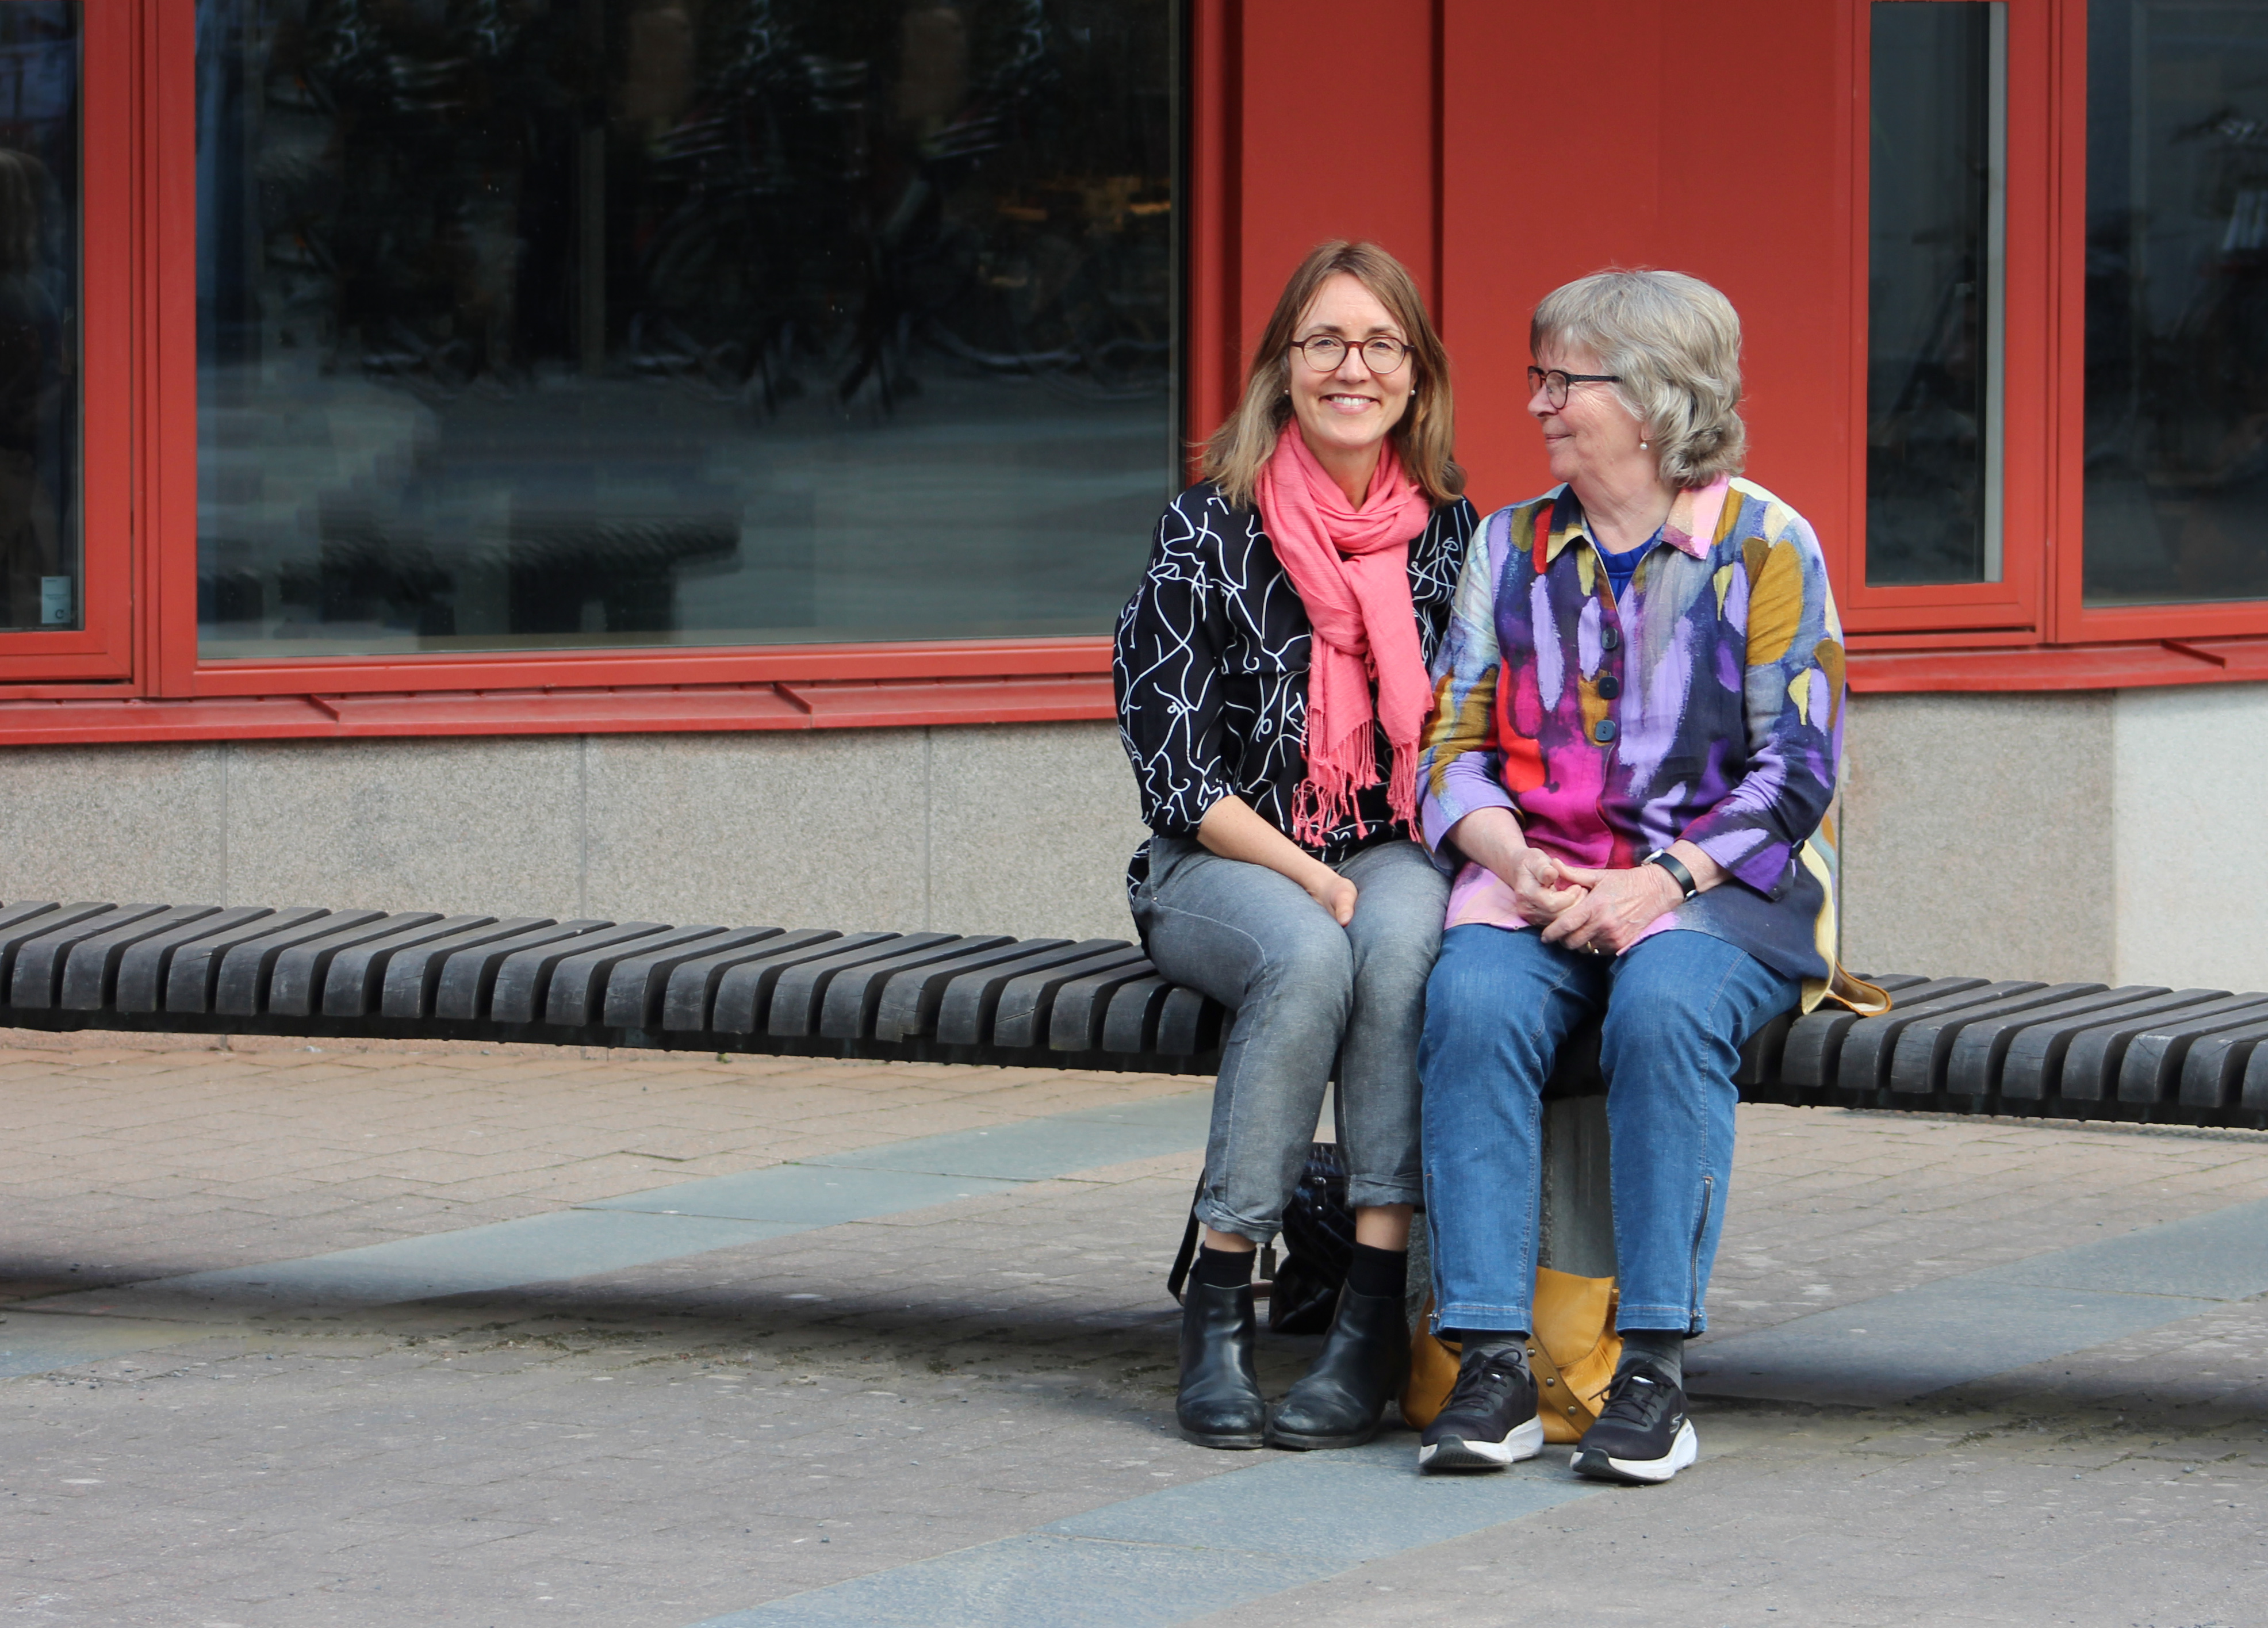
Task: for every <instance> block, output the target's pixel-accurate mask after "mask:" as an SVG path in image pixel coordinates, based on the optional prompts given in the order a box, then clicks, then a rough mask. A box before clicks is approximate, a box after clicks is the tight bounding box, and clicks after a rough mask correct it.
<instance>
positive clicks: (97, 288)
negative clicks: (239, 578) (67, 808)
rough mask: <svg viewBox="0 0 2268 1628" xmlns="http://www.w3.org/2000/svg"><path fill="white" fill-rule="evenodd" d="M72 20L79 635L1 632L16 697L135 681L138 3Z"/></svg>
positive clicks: (0, 653)
mask: <svg viewBox="0 0 2268 1628" xmlns="http://www.w3.org/2000/svg"><path fill="white" fill-rule="evenodd" d="M0 4H4V0H0ZM79 19H80V20H79V26H80V31H81V32H80V52H81V55H80V73H81V84H80V86H79V118H80V126H81V128H80V134H79V141H80V153H81V158H82V162H83V164H84V166H85V170H84V173H83V174H82V175H81V178H80V180H81V197H80V208H79V217H80V231H81V239H80V251H79V263H80V267H81V287H80V290H79V304H78V310H79V320H78V334H77V338H78V347H79V351H78V357H77V366H78V368H79V398H80V400H79V413H80V426H79V434H80V457H81V460H82V477H81V488H82V490H81V494H80V502H79V519H80V528H81V539H82V553H81V556H80V558H81V566H80V578H79V588H78V598H79V608H80V614H81V625H80V626H79V627H77V628H76V629H72V630H68V631H62V630H59V631H56V632H54V633H41V632H28V631H27V632H9V633H0V685H5V686H7V687H8V689H10V690H11V692H13V693H17V694H40V693H47V692H49V691H51V690H52V689H54V688H55V686H56V685H58V684H70V686H71V688H72V689H76V688H77V685H78V684H83V683H85V682H87V681H94V682H104V681H107V682H109V683H111V684H113V685H115V684H116V683H118V682H120V681H126V680H129V679H130V678H131V677H132V675H133V672H134V655H135V650H134V633H135V608H136V607H135V593H134V584H133V574H134V558H133V555H134V549H133V529H132V514H133V496H134V473H133V453H134V434H133V424H134V414H133V402H134V388H133V361H134V356H133V351H134V338H135V329H136V322H135V320H134V319H135V315H136V313H135V310H134V279H133V276H132V258H131V256H132V247H131V239H132V225H133V167H134V164H133V159H134V139H135V134H136V131H135V124H136V120H135V69H136V48H135V47H136V41H135V21H136V18H135V11H134V0H80V7H79ZM74 681H76V682H74Z"/></svg>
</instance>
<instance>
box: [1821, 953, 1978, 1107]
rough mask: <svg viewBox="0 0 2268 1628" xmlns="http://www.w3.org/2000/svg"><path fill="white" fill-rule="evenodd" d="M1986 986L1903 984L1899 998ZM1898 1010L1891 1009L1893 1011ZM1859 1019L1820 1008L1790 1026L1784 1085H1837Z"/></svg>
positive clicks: (1971, 981) (1956, 981)
mask: <svg viewBox="0 0 2268 1628" xmlns="http://www.w3.org/2000/svg"><path fill="white" fill-rule="evenodd" d="M1893 976H1896V975H1893ZM1871 982H1873V983H1877V984H1881V986H1882V987H1883V988H1885V989H1887V988H1889V985H1888V984H1886V983H1882V980H1881V979H1880V978H1875V979H1873V980H1871ZM1984 987H1985V980H1984V979H1982V978H1926V979H1924V980H1922V981H1921V982H1920V983H1906V984H1904V985H1903V988H1902V992H1901V993H1900V994H1899V996H1898V999H1899V1001H1900V1002H1901V1003H1902V1004H1904V1003H1911V1002H1918V1001H1925V1000H1928V999H1930V998H1933V997H1936V996H1944V995H1956V994H1959V993H1960V992H1962V991H1964V990H1975V989H1982V988H1984ZM1899 1009H1900V1008H1899V1006H1893V1007H1892V1008H1891V1010H1892V1011H1894V1012H1895V1011H1897V1010H1899ZM1858 1021H1859V1014H1858V1013H1855V1012H1851V1011H1848V1010H1846V1009H1845V1008H1844V1007H1841V1006H1821V1007H1819V1008H1818V1009H1817V1010H1816V1011H1814V1012H1808V1013H1804V1015H1803V1016H1801V1017H1800V1018H1798V1019H1797V1020H1795V1021H1794V1022H1793V1023H1792V1024H1790V1025H1789V1026H1788V1031H1787V1043H1786V1045H1785V1046H1784V1047H1782V1048H1781V1050H1780V1064H1779V1067H1780V1081H1781V1083H1782V1084H1783V1085H1786V1086H1789V1087H1793V1088H1795V1089H1797V1090H1807V1091H1823V1090H1826V1089H1827V1088H1828V1087H1831V1086H1832V1085H1834V1083H1835V1077H1836V1070H1837V1067H1838V1065H1839V1064H1841V1062H1842V1058H1843V1042H1844V1041H1845V1039H1847V1038H1848V1037H1849V1035H1850V1033H1851V1026H1852V1024H1854V1023H1857V1022H1858Z"/></svg>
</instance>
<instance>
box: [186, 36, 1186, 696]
mask: <svg viewBox="0 0 2268 1628" xmlns="http://www.w3.org/2000/svg"><path fill="white" fill-rule="evenodd" d="M1169 4H1170V0H958V3H955V0H910V4H909V3H908V0H199V4H198V10H197V18H198V29H199V42H198V71H199V138H200V149H199V153H198V165H199V170H198V179H199V210H200V217H199V255H200V264H199V313H200V332H199V360H200V379H199V382H200V412H199V442H200V466H199V468H200V490H199V509H200V521H199V534H200V547H199V570H200V577H199V586H200V620H201V622H202V623H203V640H202V644H203V651H204V652H205V653H206V654H207V655H208V656H221V657H225V656H234V655H252V654H267V655H273V654H278V653H291V652H298V653H308V654H314V653H326V652H390V651H410V650H431V649H450V648H509V647H514V646H529V645H538V646H563V645H578V644H599V645H620V644H641V643H644V644H713V643H725V642H735V641H755V642H762V641H780V640H812V639H836V638H861V637H958V636H966V635H996V634H1017V633H1064V632H1081V633H1086V632H1101V631H1103V630H1106V629H1107V628H1108V625H1109V619H1110V616H1111V614H1112V613H1113V611H1114V610H1115V609H1116V606H1117V605H1118V603H1119V602H1120V601H1121V600H1123V598H1124V597H1125V593H1126V592H1127V588H1128V585H1129V583H1130V581H1131V579H1132V578H1133V577H1134V575H1135V574H1136V573H1138V571H1139V570H1140V568H1141V563H1142V560H1143V558H1144V556H1145V549H1146V544H1147V540H1148V534H1149V531H1150V528H1151V527H1152V524H1153V523H1154V520H1155V515H1156V510H1157V505H1158V504H1159V502H1160V498H1161V497H1162V495H1163V494H1164V493H1165V492H1166V490H1167V488H1168V486H1169V485H1170V484H1171V483H1173V482H1174V480H1175V472H1176V468H1177V461H1178V460H1177V459H1176V456H1175V450H1174V440H1173V424H1172V412H1173V399H1172V397H1173V393H1172V389H1171V384H1172V379H1173V363H1174V350H1173V344H1172V339H1173V335H1172V328H1171V318H1172V300H1173V291H1174V290H1173V284H1174V265H1175V255H1174V252H1173V192H1172V188H1171V177H1172V173H1173V161H1174V151H1173V142H1174V119H1175V109H1174V106H1173V95H1172V86H1173V75H1172V71H1171V60H1170V58H1171V50H1170V41H1171V34H1170V29H1169V26H1168V25H1169V19H1170V13H1169Z"/></svg>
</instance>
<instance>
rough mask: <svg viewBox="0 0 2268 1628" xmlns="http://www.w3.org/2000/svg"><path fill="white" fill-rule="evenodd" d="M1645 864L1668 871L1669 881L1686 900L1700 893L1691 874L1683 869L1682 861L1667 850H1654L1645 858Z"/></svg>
mask: <svg viewBox="0 0 2268 1628" xmlns="http://www.w3.org/2000/svg"><path fill="white" fill-rule="evenodd" d="M1646 863H1647V864H1648V865H1658V866H1661V868H1662V869H1663V870H1665V871H1668V873H1669V880H1672V881H1674V882H1675V883H1676V884H1677V889H1678V891H1679V892H1680V893H1683V895H1685V896H1686V897H1687V898H1689V899H1690V898H1691V897H1692V896H1693V895H1695V894H1697V893H1699V892H1700V891H1701V889H1700V888H1699V887H1698V886H1697V885H1696V884H1695V882H1694V880H1693V873H1692V872H1690V871H1689V870H1687V869H1686V868H1685V864H1684V861H1683V860H1682V859H1680V858H1678V857H1677V856H1676V855H1675V854H1674V853H1672V852H1670V851H1669V850H1668V849H1667V848H1657V849H1655V850H1654V851H1653V852H1652V853H1650V854H1648V855H1646Z"/></svg>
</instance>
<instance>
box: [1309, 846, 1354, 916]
mask: <svg viewBox="0 0 2268 1628" xmlns="http://www.w3.org/2000/svg"><path fill="white" fill-rule="evenodd" d="M1300 886H1301V887H1302V888H1306V889H1307V896H1308V897H1309V898H1311V899H1313V900H1314V902H1316V903H1318V904H1320V905H1322V907H1323V908H1324V909H1325V910H1329V912H1330V913H1331V919H1332V920H1333V921H1335V922H1337V923H1338V924H1339V925H1340V926H1342V927H1344V926H1345V925H1346V924H1348V923H1349V922H1351V921H1352V920H1353V919H1354V902H1355V886H1354V884H1353V883H1352V882H1351V881H1349V880H1347V879H1346V878H1345V877H1344V876H1342V875H1340V874H1339V873H1337V871H1335V870H1333V869H1331V867H1330V866H1328V865H1325V864H1323V863H1322V861H1321V860H1320V859H1319V860H1317V861H1316V862H1315V867H1314V872H1313V873H1309V874H1307V875H1305V876H1302V877H1301V878H1300Z"/></svg>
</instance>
